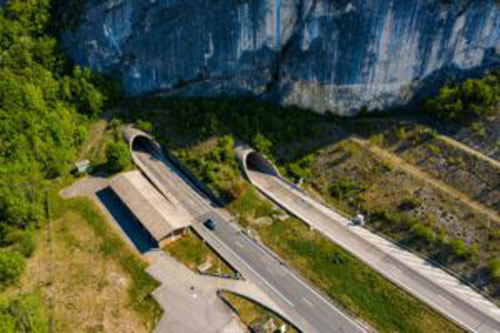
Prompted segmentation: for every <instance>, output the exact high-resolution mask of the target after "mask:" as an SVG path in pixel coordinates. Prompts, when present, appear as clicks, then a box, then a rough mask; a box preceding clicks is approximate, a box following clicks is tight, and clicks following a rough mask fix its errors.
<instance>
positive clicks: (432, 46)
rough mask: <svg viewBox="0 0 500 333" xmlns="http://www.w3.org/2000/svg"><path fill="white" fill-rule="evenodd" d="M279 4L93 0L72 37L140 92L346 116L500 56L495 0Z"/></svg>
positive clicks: (76, 47)
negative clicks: (266, 101)
mask: <svg viewBox="0 0 500 333" xmlns="http://www.w3.org/2000/svg"><path fill="white" fill-rule="evenodd" d="M280 2H281V5H280V7H279V11H278V6H277V3H278V0H149V1H145V0H141V1H137V0H107V1H102V0H89V1H88V3H87V5H86V10H85V12H84V14H83V16H82V18H81V24H80V26H79V27H78V28H77V29H76V30H75V31H71V32H69V31H68V32H67V33H65V34H64V36H63V42H64V45H65V49H66V51H67V53H68V54H69V55H70V57H72V58H73V59H74V60H75V61H76V62H77V63H80V64H82V65H86V66H90V67H93V68H95V69H98V70H101V71H103V72H107V73H110V72H113V73H119V74H120V75H121V77H122V80H123V82H124V86H125V89H126V92H127V93H128V94H130V95H140V94H146V93H151V92H156V91H166V92H172V93H175V94H182V95H188V96H217V95H232V96H238V95H255V96H261V97H263V98H271V99H273V100H275V101H278V102H280V103H282V104H286V105H288V104H294V105H299V106H302V107H308V108H311V109H313V110H316V111H319V112H324V111H333V112H335V113H339V114H352V113H354V112H356V110H358V109H359V108H361V107H362V106H367V107H368V108H369V109H374V108H380V109H382V108H389V107H396V106H400V105H404V104H406V103H408V102H410V101H412V100H413V99H415V98H418V97H419V96H422V95H424V94H426V93H428V92H430V91H432V90H433V89H434V88H435V87H437V86H438V85H439V84H441V83H442V82H443V80H445V79H447V78H449V77H450V76H456V77H458V78H463V77H466V76H468V75H473V74H478V73H479V72H481V71H484V70H486V69H488V68H493V67H496V66H499V65H500V56H499V53H500V5H499V4H498V2H497V1H496V0H352V1H343V0H281V1H280ZM278 12H279V14H278ZM278 22H279V24H278ZM278 45H279V46H278Z"/></svg>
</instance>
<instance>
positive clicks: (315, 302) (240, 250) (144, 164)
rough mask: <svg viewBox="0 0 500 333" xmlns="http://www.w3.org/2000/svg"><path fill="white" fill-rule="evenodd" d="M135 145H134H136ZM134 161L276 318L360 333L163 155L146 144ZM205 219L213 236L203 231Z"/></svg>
mask: <svg viewBox="0 0 500 333" xmlns="http://www.w3.org/2000/svg"><path fill="white" fill-rule="evenodd" d="M137 143H139V142H137ZM134 147H135V149H133V150H132V154H133V158H134V161H136V164H137V165H138V167H139V168H140V169H141V170H142V171H143V172H144V174H145V175H146V176H147V177H148V178H149V179H150V181H151V182H152V183H153V184H154V185H155V186H156V187H157V188H158V189H159V190H160V191H161V192H163V193H164V194H165V195H166V196H167V197H171V198H173V197H175V199H176V200H177V201H178V202H179V203H180V204H182V205H183V206H184V207H185V208H186V209H187V210H188V211H189V212H190V213H191V214H192V215H193V217H194V218H195V220H196V222H195V223H194V225H193V228H194V229H195V230H196V231H197V232H198V233H200V235H201V236H202V237H203V239H204V240H205V241H206V242H208V244H210V246H211V247H212V248H214V249H215V250H216V251H217V252H218V253H219V254H220V255H221V256H222V257H223V258H224V259H225V260H226V261H228V262H229V263H230V264H231V265H232V266H233V267H234V268H235V269H236V270H238V272H240V274H242V276H243V277H245V278H246V279H248V280H250V281H252V282H253V283H255V284H256V285H257V286H259V287H260V288H261V289H262V290H263V291H264V292H265V293H266V294H267V295H268V296H269V297H271V299H273V301H275V302H276V304H277V305H278V307H279V310H280V312H281V314H282V315H283V316H284V317H285V318H287V319H288V320H290V321H291V322H292V323H293V324H294V325H295V326H296V327H297V328H299V329H300V330H301V331H303V332H325V333H330V332H349V333H356V332H364V331H366V328H365V327H364V326H362V325H361V324H359V323H358V322H357V321H355V320H353V319H352V318H351V317H349V316H348V315H346V314H345V313H344V312H343V311H341V310H339V309H338V308H336V307H335V306H334V305H333V304H332V303H331V302H330V301H329V300H328V298H327V297H325V296H324V295H322V294H320V293H318V292H317V291H316V290H314V289H313V288H311V287H310V286H309V285H308V283H306V282H305V281H304V280H302V278H300V277H299V276H297V275H296V274H295V273H294V272H293V271H292V270H290V269H289V268H288V267H287V266H286V265H284V264H283V263H282V262H281V261H280V260H279V258H278V257H277V256H276V255H275V254H273V253H271V251H270V250H269V249H267V248H265V247H264V246H263V245H262V244H260V243H258V242H257V241H255V240H253V239H252V238H250V237H249V236H247V235H246V234H245V233H244V232H243V230H241V229H240V227H239V226H238V225H237V224H236V223H235V222H234V221H233V218H232V217H231V215H229V214H228V213H227V212H226V211H225V210H223V209H221V208H220V207H218V206H217V205H216V204H215V203H213V202H212V201H211V200H210V199H209V198H208V197H207V196H206V195H205V194H204V193H203V192H202V191H201V190H200V189H199V188H198V187H196V186H194V185H193V184H192V183H191V182H190V181H189V179H187V177H186V176H185V175H183V174H182V173H181V172H180V171H179V170H178V169H177V168H175V167H174V166H173V165H172V164H171V163H170V162H169V161H168V160H167V159H166V158H165V157H164V156H163V154H161V153H159V152H157V150H155V149H153V148H152V147H151V146H149V145H148V144H145V143H142V141H141V144H134ZM207 218H211V219H212V220H214V221H215V222H216V225H217V227H216V229H215V230H214V231H210V230H208V229H207V228H206V227H204V226H203V224H202V223H203V222H204V221H205V220H206V219H207Z"/></svg>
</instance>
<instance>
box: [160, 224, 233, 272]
mask: <svg viewBox="0 0 500 333" xmlns="http://www.w3.org/2000/svg"><path fill="white" fill-rule="evenodd" d="M163 250H164V251H165V252H167V253H168V254H169V255H171V256H172V257H174V258H175V259H177V260H178V261H180V262H182V263H183V264H185V265H186V266H187V267H189V268H190V269H192V270H196V269H197V267H198V266H200V265H202V264H204V263H206V262H210V263H211V264H212V266H211V267H210V268H209V269H208V270H207V271H206V273H209V274H212V275H219V276H226V277H236V271H235V270H233V269H232V268H231V267H230V266H229V265H228V264H227V263H226V262H225V261H224V260H223V259H222V258H221V257H219V256H218V255H217V254H216V253H215V252H214V251H213V250H212V249H211V248H210V247H209V246H208V244H206V243H205V242H204V241H203V240H202V239H201V238H200V237H199V236H198V235H197V234H196V233H195V232H194V231H192V230H190V232H189V233H187V234H186V235H183V236H182V238H181V239H179V240H177V241H175V242H172V243H170V244H167V245H166V246H165V247H164V248H163Z"/></svg>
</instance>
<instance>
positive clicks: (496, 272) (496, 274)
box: [488, 258, 500, 282]
mask: <svg viewBox="0 0 500 333" xmlns="http://www.w3.org/2000/svg"><path fill="white" fill-rule="evenodd" d="M488 269H489V271H490V276H491V278H492V279H493V280H494V281H496V282H500V258H495V259H491V260H490V261H489V262H488Z"/></svg>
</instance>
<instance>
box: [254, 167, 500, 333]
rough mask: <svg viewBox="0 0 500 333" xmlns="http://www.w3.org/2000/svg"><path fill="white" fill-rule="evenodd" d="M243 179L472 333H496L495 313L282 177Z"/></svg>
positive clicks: (499, 322)
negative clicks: (248, 180)
mask: <svg viewBox="0 0 500 333" xmlns="http://www.w3.org/2000/svg"><path fill="white" fill-rule="evenodd" d="M247 175H248V177H249V179H250V181H251V182H252V184H254V185H255V186H256V187H257V188H258V189H259V190H261V191H262V192H263V193H264V194H265V195H266V196H268V197H269V198H271V199H272V200H273V201H275V202H276V203H277V204H279V205H280V206H282V207H283V208H284V209H286V210H287V211H289V212H290V213H292V214H294V215H295V216H297V217H298V218H300V219H302V220H303V221H304V222H306V223H307V224H309V225H310V226H311V227H312V228H314V229H316V230H318V231H320V232H321V233H322V234H324V235H325V236H327V237H328V238H330V239H331V240H332V241H333V242H335V243H337V244H339V245H341V246H342V247H343V248H345V249H346V250H348V251H349V252H351V253H353V254H354V255H356V256H357V257H358V258H359V259H361V260H362V261H364V262H365V263H366V264H367V265H369V266H371V267H372V268H374V269H375V270H377V271H378V272H379V273H381V274H382V275H383V276H385V277H386V278H388V279H389V280H391V281H392V282H394V283H396V284H397V285H399V286H400V287H402V288H403V289H405V290H407V291H409V292H410V293H412V294H413V295H415V296H417V297H418V298H420V299H421V300H422V301H424V302H425V303H427V304H429V305H430V306H432V307H433V308H435V309H436V310H438V311H440V312H441V313H443V314H444V315H445V316H447V317H449V318H450V319H452V320H454V321H455V322H456V323H458V324H460V325H461V326H463V327H464V328H466V329H467V330H470V331H473V332H485V333H486V332H488V333H491V332H500V309H499V308H498V307H496V306H495V305H494V304H493V303H491V302H489V301H488V300H487V299H485V298H484V297H482V296H481V295H480V294H478V293H477V292H475V291H474V290H472V289H471V288H469V287H467V286H465V285H463V284H462V283H460V281H458V280H457V279H455V278H454V277H452V276H451V275H449V274H447V273H446V272H444V271H442V270H441V269H439V268H437V267H434V266H432V265H429V263H427V262H425V260H423V259H421V258H419V257H417V256H416V255H413V254H411V253H408V252H407V251H404V250H403V249H400V248H398V247H397V246H395V245H394V244H392V243H391V242H389V241H387V240H385V239H383V238H381V237H379V236H377V235H374V234H373V233H371V232H370V231H369V230H367V229H365V228H362V227H357V226H353V225H352V223H351V222H350V221H349V220H347V219H346V218H344V217H342V216H341V215H339V214H337V213H335V212H334V211H333V210H330V209H328V208H327V207H325V206H324V205H322V204H321V203H319V202H317V201H316V200H314V199H312V198H310V197H309V196H308V195H307V194H305V193H304V192H303V191H302V190H300V189H298V188H297V187H295V186H294V185H292V184H289V183H288V182H286V181H285V180H283V179H282V178H281V177H278V176H275V175H269V174H266V173H264V172H260V171H257V170H251V169H249V170H247Z"/></svg>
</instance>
